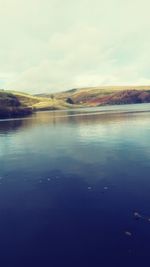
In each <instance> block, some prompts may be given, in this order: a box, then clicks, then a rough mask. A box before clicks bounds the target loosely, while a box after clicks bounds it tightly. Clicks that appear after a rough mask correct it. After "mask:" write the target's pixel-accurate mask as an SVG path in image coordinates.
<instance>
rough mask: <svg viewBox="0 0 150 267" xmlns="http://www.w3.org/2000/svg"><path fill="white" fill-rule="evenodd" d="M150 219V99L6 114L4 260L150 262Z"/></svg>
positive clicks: (1, 143)
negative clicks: (10, 116) (20, 116)
mask: <svg viewBox="0 0 150 267" xmlns="http://www.w3.org/2000/svg"><path fill="white" fill-rule="evenodd" d="M135 212H137V213H139V214H140V216H141V217H140V218H139V219H138V218H137V217H136V216H134V213H135ZM149 218H150V105H149V104H145V105H144V104H141V105H130V106H128V105H127V106H116V107H115V106H113V107H103V108H96V109H86V110H76V111H75V110H74V111H63V112H58V111H56V112H41V113H37V114H36V115H33V116H32V117H30V118H26V119H17V120H7V121H0V266H1V267H6V266H7V267H17V266H19V267H24V266H26V267H27V266H28V267H30V266H32V267H34V266H36V267H37V266H41V267H47V266H49V267H53V266H54V267H55V266H58V267H61V266H69V267H74V266H77V267H80V266H82V267H84V266H85V267H87V266H91V267H95V266H96V267H97V266H102V267H111V266H115V267H122V266H128V267H130V266H149V264H148V265H146V262H148V260H149V252H150V221H149Z"/></svg>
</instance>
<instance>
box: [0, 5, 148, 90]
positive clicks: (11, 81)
mask: <svg viewBox="0 0 150 267" xmlns="http://www.w3.org/2000/svg"><path fill="white" fill-rule="evenodd" d="M149 10H150V1H149V0H76V1H75V0H0V35H1V36H0V37H1V38H0V88H3V89H9V90H10V89H11V90H19V91H24V92H30V93H43V92H56V91H62V90H68V89H72V88H77V87H87V86H103V85H150V16H149Z"/></svg>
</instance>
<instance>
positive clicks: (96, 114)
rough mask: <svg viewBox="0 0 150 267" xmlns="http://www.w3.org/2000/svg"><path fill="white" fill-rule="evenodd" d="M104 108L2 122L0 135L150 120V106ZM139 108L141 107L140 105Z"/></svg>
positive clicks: (51, 112)
mask: <svg viewBox="0 0 150 267" xmlns="http://www.w3.org/2000/svg"><path fill="white" fill-rule="evenodd" d="M127 106H128V105H126V107H124V106H123V107H122V106H119V107H120V109H119V108H118V106H117V107H114V106H113V107H110V108H109V109H108V107H103V109H102V107H101V108H94V109H92V108H91V109H78V110H67V111H48V112H39V113H36V114H33V115H32V116H31V117H27V118H23V119H21V118H20V119H18V118H17V119H10V120H1V121H0V134H7V133H11V132H15V131H19V130H20V129H21V128H23V131H24V129H28V128H31V127H36V126H38V125H53V126H55V125H57V124H67V123H71V124H78V125H80V124H81V125H82V124H87V125H88V124H91V123H92V124H93V125H94V124H96V125H97V124H112V123H113V124H114V123H117V124H118V125H119V123H120V122H121V121H124V122H125V121H129V120H133V121H135V120H136V119H138V120H139V117H141V118H144V121H145V123H147V120H148V119H149V112H148V110H149V105H148V106H147V105H146V108H145V105H144V104H142V105H140V110H138V108H137V105H133V106H136V108H135V107H134V108H133V107H132V108H131V107H127ZM131 106H132V105H131ZM138 106H139V105H138Z"/></svg>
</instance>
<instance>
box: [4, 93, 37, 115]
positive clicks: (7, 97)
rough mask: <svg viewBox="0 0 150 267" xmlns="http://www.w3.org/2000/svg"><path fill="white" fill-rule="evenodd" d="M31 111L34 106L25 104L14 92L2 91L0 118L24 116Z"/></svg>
mask: <svg viewBox="0 0 150 267" xmlns="http://www.w3.org/2000/svg"><path fill="white" fill-rule="evenodd" d="M31 113H32V108H31V107H28V106H23V105H22V104H21V103H20V101H19V99H18V98H17V97H16V96H15V95H14V94H11V93H6V92H5V91H4V92H3V91H1V92H0V119H3V118H12V117H22V116H27V115H30V114H31Z"/></svg>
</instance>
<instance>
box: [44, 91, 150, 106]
mask: <svg viewBox="0 0 150 267" xmlns="http://www.w3.org/2000/svg"><path fill="white" fill-rule="evenodd" d="M45 96H47V97H48V95H45ZM55 98H56V99H61V100H64V101H69V102H71V103H74V104H76V105H82V106H100V105H114V104H135V103H149V102H150V86H134V87H133V86H132V87H131V86H123V87H122V86H116V87H111V86H107V87H89V88H88V87H87V88H81V89H72V90H68V91H65V92H61V93H57V94H55Z"/></svg>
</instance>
